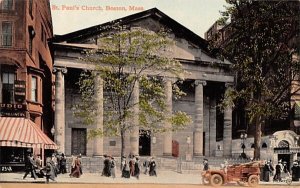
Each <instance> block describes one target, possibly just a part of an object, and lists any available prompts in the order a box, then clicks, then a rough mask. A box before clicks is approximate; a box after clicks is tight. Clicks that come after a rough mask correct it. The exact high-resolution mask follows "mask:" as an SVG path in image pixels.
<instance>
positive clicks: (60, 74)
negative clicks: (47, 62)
mask: <svg viewBox="0 0 300 188" xmlns="http://www.w3.org/2000/svg"><path fill="white" fill-rule="evenodd" d="M53 73H55V116H54V128H55V133H54V142H55V143H56V144H57V145H58V146H59V149H58V151H59V152H62V153H65V144H66V143H65V129H66V128H65V126H66V125H65V123H66V122H65V79H64V74H66V73H67V69H66V68H59V67H54V68H53Z"/></svg>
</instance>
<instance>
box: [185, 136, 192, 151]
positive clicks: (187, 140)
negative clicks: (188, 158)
mask: <svg viewBox="0 0 300 188" xmlns="http://www.w3.org/2000/svg"><path fill="white" fill-rule="evenodd" d="M186 143H187V144H188V153H190V143H191V137H190V136H187V137H186Z"/></svg>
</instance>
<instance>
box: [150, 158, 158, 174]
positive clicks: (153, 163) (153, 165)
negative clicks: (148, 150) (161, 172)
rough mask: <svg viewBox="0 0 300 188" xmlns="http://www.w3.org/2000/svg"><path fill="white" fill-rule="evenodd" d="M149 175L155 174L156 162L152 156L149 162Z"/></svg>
mask: <svg viewBox="0 0 300 188" xmlns="http://www.w3.org/2000/svg"><path fill="white" fill-rule="evenodd" d="M149 175H150V176H157V174H156V163H155V161H154V158H153V157H152V158H151V160H150V163H149Z"/></svg>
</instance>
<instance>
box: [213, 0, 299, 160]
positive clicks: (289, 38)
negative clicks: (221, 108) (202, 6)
mask: <svg viewBox="0 0 300 188" xmlns="http://www.w3.org/2000/svg"><path fill="white" fill-rule="evenodd" d="M227 3H228V7H227V11H225V12H223V13H222V15H223V17H222V18H221V19H220V20H219V23H223V24H225V23H227V24H228V25H227V26H226V28H224V31H225V30H226V34H227V35H226V37H227V38H226V39H225V41H222V43H221V45H220V46H219V47H220V48H221V51H222V55H223V56H224V58H226V59H229V60H230V61H231V62H232V63H233V64H232V71H233V72H235V73H236V75H237V76H238V77H237V85H236V88H234V89H233V90H231V91H229V92H228V93H227V94H226V95H225V100H224V104H225V105H233V106H242V107H243V108H245V110H246V111H247V115H248V117H249V118H250V121H251V124H254V125H255V126H256V130H257V131H261V128H260V126H261V124H263V123H264V122H265V120H267V119H280V118H286V117H287V116H288V114H289V113H290V110H291V107H290V98H291V95H293V93H291V81H292V80H295V79H296V78H297V76H299V71H300V69H299V61H292V55H293V54H300V53H299V33H300V30H299V7H300V6H299V1H283V0H282V1H251V0H249V1H241V0H227ZM218 43H219V44H220V41H218ZM259 135H261V134H260V132H257V133H256V135H255V140H260V136H259ZM255 142H256V141H255ZM258 147H259V144H257V143H256V147H255V149H258ZM255 153H257V152H255ZM258 156H259V155H256V156H255V157H258Z"/></svg>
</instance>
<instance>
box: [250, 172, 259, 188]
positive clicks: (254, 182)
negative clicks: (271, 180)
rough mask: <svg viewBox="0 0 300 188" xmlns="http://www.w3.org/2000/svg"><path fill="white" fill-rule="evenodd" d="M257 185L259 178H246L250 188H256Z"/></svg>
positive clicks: (253, 176)
mask: <svg viewBox="0 0 300 188" xmlns="http://www.w3.org/2000/svg"><path fill="white" fill-rule="evenodd" d="M258 183H259V178H258V176H257V175H251V176H249V178H248V185H249V186H251V187H255V186H257V185H258Z"/></svg>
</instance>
